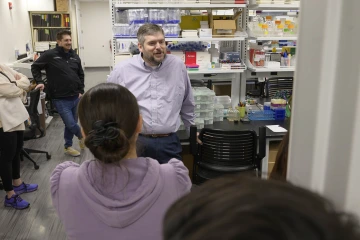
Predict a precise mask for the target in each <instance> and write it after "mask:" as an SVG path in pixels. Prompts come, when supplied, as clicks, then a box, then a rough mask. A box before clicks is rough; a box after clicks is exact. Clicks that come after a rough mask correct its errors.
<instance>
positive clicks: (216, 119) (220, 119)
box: [214, 117, 224, 122]
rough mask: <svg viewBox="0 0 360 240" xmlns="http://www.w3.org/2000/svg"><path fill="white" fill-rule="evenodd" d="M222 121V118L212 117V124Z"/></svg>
mask: <svg viewBox="0 0 360 240" xmlns="http://www.w3.org/2000/svg"><path fill="white" fill-rule="evenodd" d="M222 121H224V117H214V122H222Z"/></svg>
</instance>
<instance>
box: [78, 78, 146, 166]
mask: <svg viewBox="0 0 360 240" xmlns="http://www.w3.org/2000/svg"><path fill="white" fill-rule="evenodd" d="M78 113H79V120H80V123H81V127H82V131H83V134H84V136H86V138H85V145H86V146H87V147H88V148H89V149H90V151H91V152H92V154H94V156H95V158H96V159H97V160H99V161H101V162H103V163H116V162H119V161H120V160H121V159H124V158H136V139H137V136H138V133H139V132H140V131H141V127H142V118H141V115H140V113H139V106H138V104H137V101H136V98H135V97H134V95H133V94H132V93H131V92H130V91H129V90H127V89H126V88H125V87H122V86H120V85H118V84H113V83H102V84H99V85H97V86H96V87H94V88H91V89H90V90H89V91H87V92H86V93H85V95H84V96H83V97H82V99H81V100H80V103H79V108H78Z"/></svg>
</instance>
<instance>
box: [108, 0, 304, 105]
mask: <svg viewBox="0 0 360 240" xmlns="http://www.w3.org/2000/svg"><path fill="white" fill-rule="evenodd" d="M226 1H228V2H229V3H212V2H215V1H214V0H138V1H136V2H137V3H136V4H134V2H135V0H109V5H110V12H111V15H112V18H111V19H112V22H111V25H112V26H116V22H115V12H116V9H117V8H120V9H124V10H125V9H135V8H178V9H181V10H214V9H234V8H236V9H240V10H241V11H242V15H241V17H240V18H238V21H237V26H238V27H239V28H240V29H242V30H243V31H244V32H243V33H242V34H241V35H240V36H235V37H229V38H216V37H214V38H198V37H192V38H166V41H177V42H181V41H184V42H186V41H205V42H218V43H219V46H220V49H221V50H224V49H226V50H228V51H237V52H240V53H241V58H242V59H243V61H244V63H245V67H244V69H236V70H226V69H210V70H207V69H200V70H198V71H189V72H188V73H189V75H190V78H191V79H202V80H212V81H213V82H214V83H218V84H221V82H227V83H229V82H231V86H232V87H231V89H232V90H231V99H232V102H233V105H235V104H236V102H239V101H240V100H244V99H245V97H246V80H247V79H248V78H259V79H263V78H266V77H292V76H293V75H294V71H295V67H281V68H265V67H263V68H256V67H254V66H252V64H251V63H250V61H249V59H248V46H249V41H250V40H253V41H266V40H297V37H294V36H285V37H255V36H251V35H249V34H248V32H247V30H248V29H247V24H248V21H249V11H251V10H256V11H263V10H272V11H290V10H299V6H300V4H299V2H295V3H290V4H234V2H235V0H226ZM221 2H225V0H222V1H221ZM117 39H121V41H124V42H133V43H136V42H137V39H136V38H118V37H116V36H113V39H112V64H113V66H114V64H115V56H116V54H117V53H116V40H117Z"/></svg>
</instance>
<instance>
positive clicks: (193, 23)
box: [180, 15, 209, 30]
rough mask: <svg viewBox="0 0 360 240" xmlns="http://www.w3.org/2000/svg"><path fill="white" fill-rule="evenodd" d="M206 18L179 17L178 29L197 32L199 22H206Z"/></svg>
mask: <svg viewBox="0 0 360 240" xmlns="http://www.w3.org/2000/svg"><path fill="white" fill-rule="evenodd" d="M208 19H209V18H208V16H200V15H199V16H181V23H180V27H181V29H182V30H198V28H200V21H208Z"/></svg>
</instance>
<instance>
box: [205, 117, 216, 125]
mask: <svg viewBox="0 0 360 240" xmlns="http://www.w3.org/2000/svg"><path fill="white" fill-rule="evenodd" d="M213 123H214V119H213V118H205V120H204V125H210V124H213Z"/></svg>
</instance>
